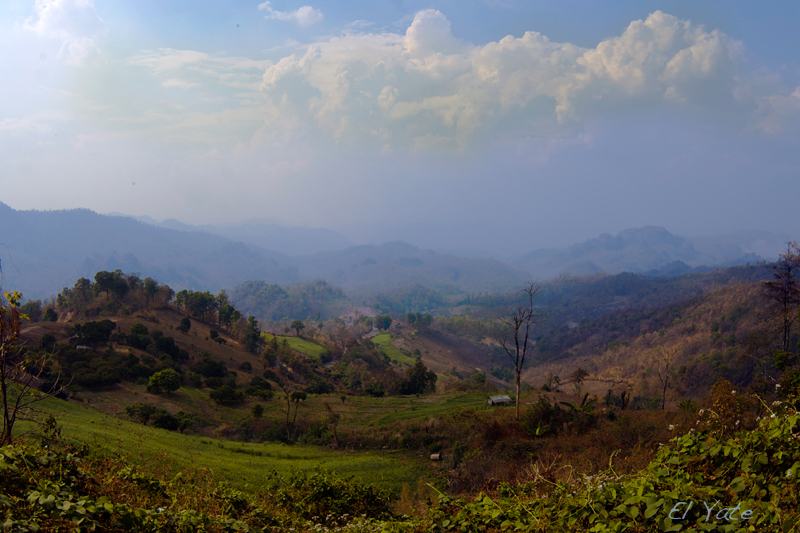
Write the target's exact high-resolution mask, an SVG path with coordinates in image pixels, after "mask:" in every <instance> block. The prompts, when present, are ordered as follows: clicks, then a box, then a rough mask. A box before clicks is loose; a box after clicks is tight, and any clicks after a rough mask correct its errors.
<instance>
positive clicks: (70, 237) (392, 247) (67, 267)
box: [0, 203, 782, 301]
mask: <svg viewBox="0 0 800 533" xmlns="http://www.w3.org/2000/svg"><path fill="white" fill-rule="evenodd" d="M150 220H152V219H150ZM168 224H171V225H173V226H174V227H173V228H167V227H162V226H160V225H159V226H156V225H153V224H151V223H150V221H149V220H148V221H146V222H143V221H139V220H136V219H134V218H132V217H127V216H125V217H120V216H108V215H100V214H97V213H95V212H93V211H90V210H88V209H73V210H63V211H17V210H14V209H12V208H11V207H9V206H7V205H5V204H2V203H0V231H2V234H0V242H2V243H3V244H4V245H6V246H7V247H8V249H7V250H6V249H4V248H0V260H2V266H3V271H4V274H5V276H4V278H3V279H2V280H0V283H2V287H3V289H4V290H10V289H15V290H20V291H21V292H22V293H23V295H24V296H25V297H26V298H42V297H49V296H51V295H55V294H57V293H58V292H60V291H61V289H62V288H63V287H65V286H72V284H74V282H75V280H76V279H77V278H78V277H87V278H93V277H94V274H95V273H96V272H97V271H98V270H115V269H117V268H119V269H120V270H122V271H124V272H138V273H139V274H140V275H141V276H142V277H145V276H150V277H153V278H155V279H157V280H158V281H160V282H161V283H166V284H169V285H170V286H171V287H174V288H175V289H182V288H188V289H192V290H210V291H212V292H216V291H218V290H220V289H230V288H232V287H235V286H237V285H239V284H241V283H244V282H246V281H254V280H258V281H264V282H266V283H270V284H281V285H285V284H291V283H298V282H303V281H310V280H317V279H324V280H326V281H328V282H329V283H332V284H334V285H336V286H337V287H340V288H342V289H345V290H347V291H350V292H351V293H353V295H354V296H367V295H370V294H372V295H374V294H376V293H378V292H381V291H392V290H395V289H398V288H402V287H410V286H417V285H421V286H423V287H426V288H428V289H434V290H437V291H440V292H441V293H442V294H458V293H478V292H490V293H491V292H503V291H509V290H514V289H516V288H518V287H519V286H521V285H522V284H523V283H525V282H526V281H528V280H530V279H536V280H546V279H550V278H554V277H558V276H559V275H561V274H564V273H568V274H571V275H585V274H593V273H609V274H614V273H619V272H622V271H628V272H634V273H644V274H649V275H676V274H682V273H686V272H690V271H702V270H704V269H705V270H707V269H709V268H711V267H717V266H730V265H737V264H745V263H754V262H756V261H758V259H759V258H760V256H758V255H756V254H755V253H753V252H752V251H750V252H749V253H745V252H743V250H742V247H741V246H739V245H738V244H736V243H737V242H743V241H742V240H741V239H740V240H737V238H736V237H731V238H730V239H729V240H728V241H725V240H724V239H722V240H720V239H718V240H714V239H709V240H707V241H706V242H704V243H702V246H698V245H695V244H693V243H692V242H691V241H689V240H688V239H685V238H683V237H680V236H677V235H673V234H671V233H670V232H668V231H667V230H665V229H664V228H658V227H653V226H648V227H644V228H639V229H629V230H625V231H623V232H620V233H619V234H618V235H616V236H611V235H608V234H604V235H601V236H600V237H597V238H595V239H589V240H587V241H586V242H584V243H581V244H576V245H573V246H570V247H568V248H562V249H550V250H537V251H535V252H531V253H528V254H526V255H524V256H522V257H520V258H519V259H517V260H516V261H513V262H511V264H508V263H504V262H501V261H498V260H496V259H488V258H480V257H470V258H464V257H458V256H456V255H451V254H445V253H439V252H436V251H433V250H424V249H420V248H418V247H416V246H413V245H410V244H407V243H404V242H400V241H396V242H390V243H385V244H380V245H375V244H371V245H359V246H348V247H346V248H344V249H336V250H328V251H319V252H316V253H313V254H305V255H296V256H291V255H288V254H286V253H281V252H279V251H274V250H270V249H267V248H265V247H264V246H260V245H258V244H253V243H254V242H264V243H269V242H270V239H272V240H273V241H274V240H275V239H277V238H278V237H277V236H276V235H277V234H276V233H270V231H272V230H275V228H281V229H280V231H281V232H282V231H283V230H286V229H287V228H285V227H281V226H279V225H276V224H273V223H272V222H265V221H254V222H253V223H243V224H238V225H234V226H231V227H230V228H229V229H230V231H231V232H232V233H231V234H236V235H239V236H242V235H244V236H245V237H247V235H248V232H250V233H249V237H247V238H248V239H249V242H243V239H239V240H234V239H232V238H229V237H225V236H223V235H218V234H214V233H211V232H207V231H204V230H203V229H202V228H203V227H200V226H188V225H182V224H181V223H180V222H177V221H173V222H169V223H168ZM184 226H186V227H187V228H188V231H187V230H183V229H180V228H182V227H184ZM289 229H290V230H292V231H295V230H297V231H296V232H295V233H292V232H291V231H289V232H288V233H287V232H284V233H281V235H283V237H281V238H284V239H287V240H289V241H291V240H296V241H303V240H305V239H306V238H305V237H303V236H302V232H303V231H306V230H308V231H310V232H311V234H309V235H312V236H316V237H314V238H317V237H318V238H319V239H321V240H322V241H324V242H326V243H328V244H330V245H331V246H334V247H336V246H344V245H346V244H347V242H349V241H346V239H345V238H344V237H341V236H340V237H341V239H339V238H338V237H336V235H338V234H336V233H335V232H331V233H326V232H327V230H319V231H317V230H316V229H313V228H293V229H292V228H289ZM215 231H220V232H222V231H223V230H220V228H216V229H215ZM225 231H227V230H225ZM275 231H278V230H275ZM432 231H435V228H432ZM751 233H752V234H750V235H749V236H748V237H747V238H748V239H749V241H747V242H749V243H751V245H752V248H751V249H752V250H769V249H775V247H776V246H777V245H779V242H778V241H777V240H778V239H779V238H782V237H779V236H775V235H772V234H766V233H764V232H761V233H759V232H751ZM311 238H312V237H311V236H309V237H308V240H311ZM342 239H345V240H342ZM287 246H288V245H287ZM297 246H300V245H297ZM309 246H311V247H312V248H313V247H314V246H316V247H319V246H320V244H319V243H317V244H309ZM283 249H284V250H286V249H287V248H286V247H284V248H283ZM299 249H300V248H296V250H299ZM776 255H777V254H776ZM356 299H357V300H358V298H356ZM359 301H360V300H359Z"/></svg>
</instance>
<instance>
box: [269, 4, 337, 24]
mask: <svg viewBox="0 0 800 533" xmlns="http://www.w3.org/2000/svg"><path fill="white" fill-rule="evenodd" d="M258 9H260V10H266V11H267V15H266V16H265V17H264V18H266V19H267V20H285V21H293V22H296V23H298V24H300V25H301V26H310V25H312V24H315V23H317V22H319V21H320V20H322V12H321V11H320V10H319V9H314V8H313V7H311V6H303V7H301V8H298V9H295V10H294V11H277V10H275V9H273V8H272V6H271V5H270V3H269V2H264V3H263V4H259V5H258Z"/></svg>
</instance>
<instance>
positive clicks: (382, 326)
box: [372, 315, 392, 331]
mask: <svg viewBox="0 0 800 533" xmlns="http://www.w3.org/2000/svg"><path fill="white" fill-rule="evenodd" d="M372 323H373V325H374V326H375V327H376V328H378V329H379V330H381V331H386V330H387V329H389V328H390V327H391V325H392V317H390V316H389V315H378V316H376V317H375V319H374V320H373V321H372Z"/></svg>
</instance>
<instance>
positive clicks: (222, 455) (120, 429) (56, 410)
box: [15, 399, 421, 494]
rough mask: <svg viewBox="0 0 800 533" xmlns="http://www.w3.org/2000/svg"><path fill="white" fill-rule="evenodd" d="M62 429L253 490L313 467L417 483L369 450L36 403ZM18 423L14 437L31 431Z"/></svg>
mask: <svg viewBox="0 0 800 533" xmlns="http://www.w3.org/2000/svg"><path fill="white" fill-rule="evenodd" d="M39 408H40V409H41V410H42V411H43V412H44V413H45V414H52V415H53V416H54V417H55V418H56V420H57V421H58V423H59V424H60V425H61V426H62V436H63V437H64V438H65V439H67V440H68V441H72V442H77V443H82V444H86V445H88V446H89V447H90V448H91V449H93V450H98V451H100V452H102V453H107V454H113V455H117V456H128V457H130V460H131V461H133V462H138V463H140V464H142V465H146V466H148V467H152V466H153V465H156V464H164V463H166V465H167V466H168V467H169V468H172V469H174V470H181V469H183V468H188V467H192V466H194V467H206V468H209V469H210V470H212V471H213V472H214V473H215V474H216V475H218V476H220V477H222V478H225V479H227V480H228V481H229V482H230V484H231V485H232V486H234V487H236V488H239V489H242V490H246V491H248V492H258V490H259V488H260V487H263V486H264V484H265V483H266V482H267V478H268V475H269V474H270V473H271V472H273V471H275V472H277V473H278V474H285V473H288V472H289V471H291V470H292V469H296V470H303V471H312V470H314V469H315V468H317V467H322V468H326V469H328V470H333V471H336V472H338V473H339V474H340V475H343V476H355V478H356V479H359V480H360V481H362V482H365V483H375V484H377V485H380V486H382V487H384V488H387V489H389V490H391V491H392V492H394V493H395V494H399V492H400V490H401V488H402V486H403V484H404V483H409V484H412V485H414V484H416V483H417V480H418V479H419V477H420V476H421V472H420V471H419V470H417V469H416V468H414V467H413V466H409V465H407V464H405V463H404V462H403V461H402V460H399V459H395V458H391V457H386V456H385V455H379V454H376V453H372V452H359V453H349V452H346V451H333V450H329V449H326V448H322V447H312V446H300V445H292V446H287V445H284V444H274V443H262V444H254V443H243V442H233V441H225V440H220V439H213V438H208V437H201V436H197V435H182V434H180V433H177V432H173V431H166V430H161V429H156V428H152V427H148V426H142V425H140V424H136V423H133V422H129V421H127V420H122V419H119V418H116V417H113V416H111V415H107V414H104V413H101V412H99V411H95V410H92V409H89V408H85V407H82V406H80V405H77V404H75V403H71V402H65V401H61V400H55V399H49V400H46V401H45V402H42V403H41V404H39ZM30 428H31V425H30V424H29V423H22V422H20V423H18V425H17V426H16V427H15V433H17V434H18V433H20V432H22V431H25V430H26V429H30Z"/></svg>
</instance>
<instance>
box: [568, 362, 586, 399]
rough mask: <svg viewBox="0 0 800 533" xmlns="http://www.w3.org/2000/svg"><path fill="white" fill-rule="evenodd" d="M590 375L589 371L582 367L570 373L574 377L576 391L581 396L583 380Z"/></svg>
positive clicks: (573, 382)
mask: <svg viewBox="0 0 800 533" xmlns="http://www.w3.org/2000/svg"><path fill="white" fill-rule="evenodd" d="M587 377H589V373H588V372H587V371H586V370H584V369H583V368H581V367H578V368H577V369H575V371H574V372H573V373H572V375H570V378H571V379H572V384H573V385H574V386H575V393H576V394H577V395H578V396H580V394H581V389H582V388H583V380H585V379H586V378H587Z"/></svg>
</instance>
